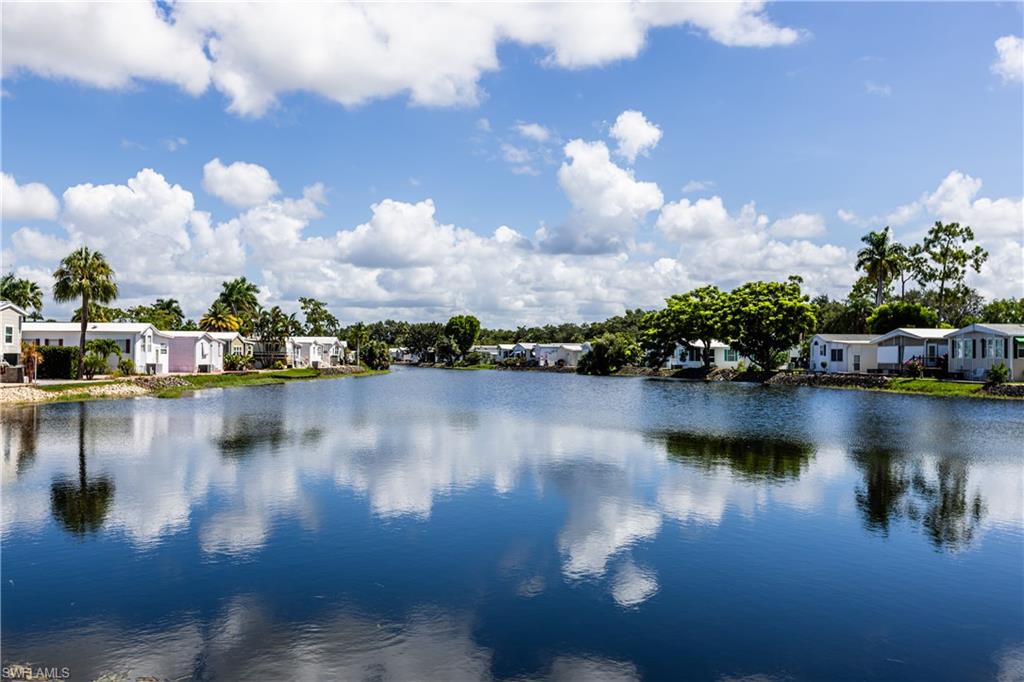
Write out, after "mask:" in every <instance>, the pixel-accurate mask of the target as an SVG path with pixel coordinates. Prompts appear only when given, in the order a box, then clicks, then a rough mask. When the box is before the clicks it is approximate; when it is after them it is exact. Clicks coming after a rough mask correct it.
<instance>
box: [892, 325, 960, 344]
mask: <svg viewBox="0 0 1024 682" xmlns="http://www.w3.org/2000/svg"><path fill="white" fill-rule="evenodd" d="M952 331H953V330H952V329H937V328H935V327H899V328H898V329H893V330H892V331H891V332H888V333H886V334H882V335H881V336H877V337H875V343H878V342H879V341H885V340H886V339H891V338H894V337H897V336H911V337H913V338H915V339H945V338H946V337H947V336H949V334H950V332H952Z"/></svg>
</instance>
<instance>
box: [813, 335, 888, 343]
mask: <svg viewBox="0 0 1024 682" xmlns="http://www.w3.org/2000/svg"><path fill="white" fill-rule="evenodd" d="M814 336H815V337H816V338H819V339H824V340H825V341H828V342H829V343H871V342H872V341H873V340H874V339H875V338H876V337H877V335H876V334H815V335H814Z"/></svg>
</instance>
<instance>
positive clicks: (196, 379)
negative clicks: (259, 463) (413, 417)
mask: <svg viewBox="0 0 1024 682" xmlns="http://www.w3.org/2000/svg"><path fill="white" fill-rule="evenodd" d="M386 371H387V370H372V369H364V370H363V371H362V372H360V373H359V374H320V372H319V371H318V370H315V369H313V368H311V367H298V368H293V369H280V370H274V371H272V372H245V373H242V374H189V375H187V376H182V377H181V378H182V379H184V380H185V381H187V382H188V385H187V386H172V387H169V388H164V389H161V390H160V391H157V393H156V397H158V398H178V397H180V396H181V395H182V394H183V393H186V392H189V391H197V390H200V389H203V388H234V387H237V386H270V385H274V384H283V383H285V382H287V381H297V380H298V381H301V380H304V379H334V378H340V377H360V376H368V375H372V374H384V373H386Z"/></svg>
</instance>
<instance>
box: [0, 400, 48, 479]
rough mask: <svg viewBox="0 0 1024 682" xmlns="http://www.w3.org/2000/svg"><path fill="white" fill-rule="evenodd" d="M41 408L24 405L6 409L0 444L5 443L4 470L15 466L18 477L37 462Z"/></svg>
mask: <svg viewBox="0 0 1024 682" xmlns="http://www.w3.org/2000/svg"><path fill="white" fill-rule="evenodd" d="M38 410H39V406H38V405H22V406H20V407H10V406H8V407H4V420H3V422H2V423H0V442H2V443H3V453H4V454H3V456H4V469H5V470H6V471H10V469H9V467H11V466H14V472H15V474H16V475H18V476H21V475H22V474H24V473H25V472H26V471H28V470H29V469H30V468H31V467H32V464H33V463H34V462H35V460H36V448H37V438H38V436H39V414H38Z"/></svg>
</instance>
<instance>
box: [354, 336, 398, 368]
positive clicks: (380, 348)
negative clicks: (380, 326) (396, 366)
mask: <svg viewBox="0 0 1024 682" xmlns="http://www.w3.org/2000/svg"><path fill="white" fill-rule="evenodd" d="M362 351H363V352H362V357H361V358H360V359H361V360H362V362H363V364H364V365H366V366H367V367H369V368H370V369H387V368H388V367H390V366H391V352H390V351H389V350H388V344H386V343H384V342H383V341H371V342H370V343H368V344H366V345H365V346H363V349H362Z"/></svg>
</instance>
